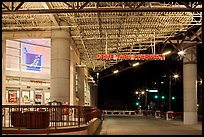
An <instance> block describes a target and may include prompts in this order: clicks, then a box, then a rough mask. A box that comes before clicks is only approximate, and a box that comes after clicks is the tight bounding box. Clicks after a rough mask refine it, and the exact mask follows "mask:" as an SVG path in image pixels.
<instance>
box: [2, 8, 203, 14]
mask: <svg viewBox="0 0 204 137" xmlns="http://www.w3.org/2000/svg"><path fill="white" fill-rule="evenodd" d="M195 11H196V12H202V8H169V7H168V8H147V7H140V8H137V9H130V8H83V9H40V10H17V11H2V14H52V13H77V12H78V13H84V12H195Z"/></svg>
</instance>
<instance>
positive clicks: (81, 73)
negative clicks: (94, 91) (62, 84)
mask: <svg viewBox="0 0 204 137" xmlns="http://www.w3.org/2000/svg"><path fill="white" fill-rule="evenodd" d="M77 69H78V78H79V105H80V106H84V105H85V102H84V100H85V97H84V86H85V85H84V79H85V74H84V68H80V67H79V68H77Z"/></svg>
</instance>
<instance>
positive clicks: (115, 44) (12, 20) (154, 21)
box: [2, 2, 202, 71]
mask: <svg viewBox="0 0 204 137" xmlns="http://www.w3.org/2000/svg"><path fill="white" fill-rule="evenodd" d="M60 21H65V22H67V23H68V24H69V25H68V26H60ZM201 24H202V3H201V2H2V31H3V32H11V31H15V32H16V31H48V32H51V30H52V29H53V28H67V29H69V30H70V35H71V37H72V39H73V41H74V43H75V45H76V48H77V49H78V51H79V53H80V58H81V61H82V63H83V64H85V65H87V67H89V68H92V69H93V70H96V71H100V70H103V69H105V68H108V67H110V66H112V65H114V64H117V63H118V62H120V60H107V61H103V60H97V59H96V55H97V54H110V53H118V54H123V53H125V54H132V53H134V54H137V53H144V52H145V51H147V50H148V49H152V50H150V51H151V53H155V51H154V48H155V46H156V45H157V43H160V42H165V41H166V40H167V39H169V38H171V37H174V36H175V34H178V33H180V32H186V31H188V30H189V29H190V28H192V27H193V26H200V27H201ZM200 33H201V31H200Z"/></svg>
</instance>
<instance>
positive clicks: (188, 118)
mask: <svg viewBox="0 0 204 137" xmlns="http://www.w3.org/2000/svg"><path fill="white" fill-rule="evenodd" d="M183 123H184V125H191V124H197V123H198V116H197V112H184V116H183Z"/></svg>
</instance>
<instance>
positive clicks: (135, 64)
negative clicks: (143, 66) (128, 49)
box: [132, 62, 140, 67]
mask: <svg viewBox="0 0 204 137" xmlns="http://www.w3.org/2000/svg"><path fill="white" fill-rule="evenodd" d="M139 64H140V63H139V62H137V63H134V64H133V65H132V66H133V67H134V66H137V65H139Z"/></svg>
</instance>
